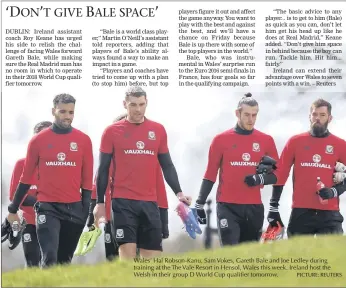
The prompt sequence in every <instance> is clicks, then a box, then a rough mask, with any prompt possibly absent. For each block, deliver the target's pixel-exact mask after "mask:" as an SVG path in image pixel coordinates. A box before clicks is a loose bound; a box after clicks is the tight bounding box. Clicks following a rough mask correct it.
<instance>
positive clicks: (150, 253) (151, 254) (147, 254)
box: [139, 249, 162, 258]
mask: <svg viewBox="0 0 346 288" xmlns="http://www.w3.org/2000/svg"><path fill="white" fill-rule="evenodd" d="M139 253H140V256H141V257H143V258H156V257H160V256H161V253H162V252H161V251H160V250H147V249H140V250H139Z"/></svg>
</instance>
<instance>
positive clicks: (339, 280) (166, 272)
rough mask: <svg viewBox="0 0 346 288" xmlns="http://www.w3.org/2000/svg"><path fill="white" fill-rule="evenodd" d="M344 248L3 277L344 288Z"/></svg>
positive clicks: (312, 246)
mask: <svg viewBox="0 0 346 288" xmlns="http://www.w3.org/2000/svg"><path fill="white" fill-rule="evenodd" d="M345 247H346V237H344V236H323V237H318V238H313V237H297V238H295V239H290V240H282V241H278V242H276V243H272V244H257V243H254V244H244V245H239V246H236V247H228V248H222V249H221V248H220V249H216V250H208V251H196V252H191V253H186V254H184V255H178V256H177V255H165V256H164V257H162V258H157V259H151V260H148V261H143V262H118V261H115V262H114V263H107V262H105V263H100V264H97V265H89V266H86V265H83V266H82V265H71V266H65V267H63V266H60V267H54V268H51V269H47V270H43V271H42V270H39V269H27V270H16V271H11V272H8V273H3V274H2V287H42V286H44V287H52V286H53V287H101V286H102V287H116V286H122V287H126V286H131V287H145V286H147V287H148V286H149V287H155V286H156V287H157V286H160V287H164V286H169V287H174V286H185V287H189V286H190V287H191V286H198V287H206V286H208V287H217V286H227V287H230V286H235V287H242V286H243V287H244V286H247V287H249V286H253V287H260V286H266V287H285V286H286V287H287V286H290V287H295V286H297V287H304V286H310V287H311V286H314V287H345V286H346V249H345Z"/></svg>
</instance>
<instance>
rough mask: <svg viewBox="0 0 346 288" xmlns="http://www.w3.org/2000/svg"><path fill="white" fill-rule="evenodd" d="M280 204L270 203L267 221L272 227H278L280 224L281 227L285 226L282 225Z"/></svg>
mask: <svg viewBox="0 0 346 288" xmlns="http://www.w3.org/2000/svg"><path fill="white" fill-rule="evenodd" d="M278 207H279V203H270V204H269V213H268V216H267V220H268V222H269V224H270V226H272V227H277V226H278V223H279V224H280V226H281V227H284V226H285V225H284V224H283V223H282V220H281V216H280V212H279V208H278Z"/></svg>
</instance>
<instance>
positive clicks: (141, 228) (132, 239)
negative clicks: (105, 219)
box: [112, 198, 162, 251]
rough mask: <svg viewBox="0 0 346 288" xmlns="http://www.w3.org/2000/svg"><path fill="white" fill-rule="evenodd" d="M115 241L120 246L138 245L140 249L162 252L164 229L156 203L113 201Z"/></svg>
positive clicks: (116, 199) (127, 200)
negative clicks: (127, 244)
mask: <svg viewBox="0 0 346 288" xmlns="http://www.w3.org/2000/svg"><path fill="white" fill-rule="evenodd" d="M112 223H113V233H114V239H115V241H116V242H117V244H118V245H121V244H125V243H137V247H138V248H142V249H147V250H156V251H162V229H161V219H160V212H159V207H158V206H157V203H156V202H149V201H140V200H130V199H120V198H115V199H112Z"/></svg>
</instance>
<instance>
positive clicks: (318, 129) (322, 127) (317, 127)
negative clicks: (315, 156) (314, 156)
mask: <svg viewBox="0 0 346 288" xmlns="http://www.w3.org/2000/svg"><path fill="white" fill-rule="evenodd" d="M327 129H328V122H327V123H325V124H322V123H320V122H314V123H312V124H311V132H312V134H313V135H315V136H317V137H320V136H323V135H324V134H325V133H326V132H327Z"/></svg>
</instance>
